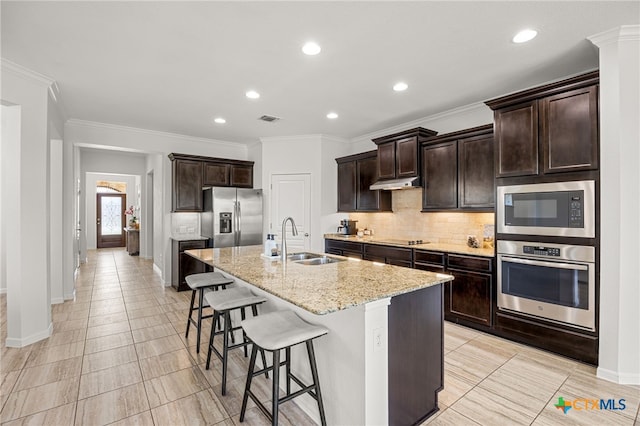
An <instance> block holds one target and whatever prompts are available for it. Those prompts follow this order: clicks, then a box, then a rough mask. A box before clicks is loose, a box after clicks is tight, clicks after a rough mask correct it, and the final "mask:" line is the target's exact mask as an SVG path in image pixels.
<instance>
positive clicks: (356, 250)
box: [324, 239, 363, 259]
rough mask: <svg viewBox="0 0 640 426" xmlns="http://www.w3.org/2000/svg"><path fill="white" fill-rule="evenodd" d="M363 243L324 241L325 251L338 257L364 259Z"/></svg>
mask: <svg viewBox="0 0 640 426" xmlns="http://www.w3.org/2000/svg"><path fill="white" fill-rule="evenodd" d="M362 246H363V244H362V243H356V242H351V241H339V240H329V239H325V240H324V251H325V253H329V254H336V255H338V256H345V257H354V258H356V259H362Z"/></svg>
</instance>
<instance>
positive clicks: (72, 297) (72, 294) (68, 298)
mask: <svg viewBox="0 0 640 426" xmlns="http://www.w3.org/2000/svg"><path fill="white" fill-rule="evenodd" d="M75 298H76V289H75V288H74V289H73V292H72V293H71V294H65V295H64V300H73V299H75Z"/></svg>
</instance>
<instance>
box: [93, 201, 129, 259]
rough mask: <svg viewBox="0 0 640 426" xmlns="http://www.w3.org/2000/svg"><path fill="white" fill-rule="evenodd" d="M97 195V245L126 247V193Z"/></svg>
mask: <svg viewBox="0 0 640 426" xmlns="http://www.w3.org/2000/svg"><path fill="white" fill-rule="evenodd" d="M97 195H98V199H97V206H96V210H97V213H98V214H97V230H98V235H97V238H96V242H97V247H98V248H108V247H124V246H125V239H124V238H125V235H124V227H125V216H124V210H125V202H126V199H125V197H126V194H97Z"/></svg>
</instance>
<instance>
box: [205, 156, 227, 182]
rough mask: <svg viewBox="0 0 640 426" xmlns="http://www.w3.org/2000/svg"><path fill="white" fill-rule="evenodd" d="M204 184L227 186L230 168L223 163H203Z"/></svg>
mask: <svg viewBox="0 0 640 426" xmlns="http://www.w3.org/2000/svg"><path fill="white" fill-rule="evenodd" d="M203 167H204V184H205V185H211V186H229V169H230V168H231V166H230V165H229V164H225V163H210V162H208V161H207V162H205V163H204V164H203Z"/></svg>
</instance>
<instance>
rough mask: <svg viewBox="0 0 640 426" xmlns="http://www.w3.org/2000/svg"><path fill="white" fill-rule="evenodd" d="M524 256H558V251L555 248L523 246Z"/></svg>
mask: <svg viewBox="0 0 640 426" xmlns="http://www.w3.org/2000/svg"><path fill="white" fill-rule="evenodd" d="M522 252H523V253H524V254H534V255H536V256H554V257H559V256H560V249H559V248H556V247H539V246H523V247H522Z"/></svg>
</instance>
